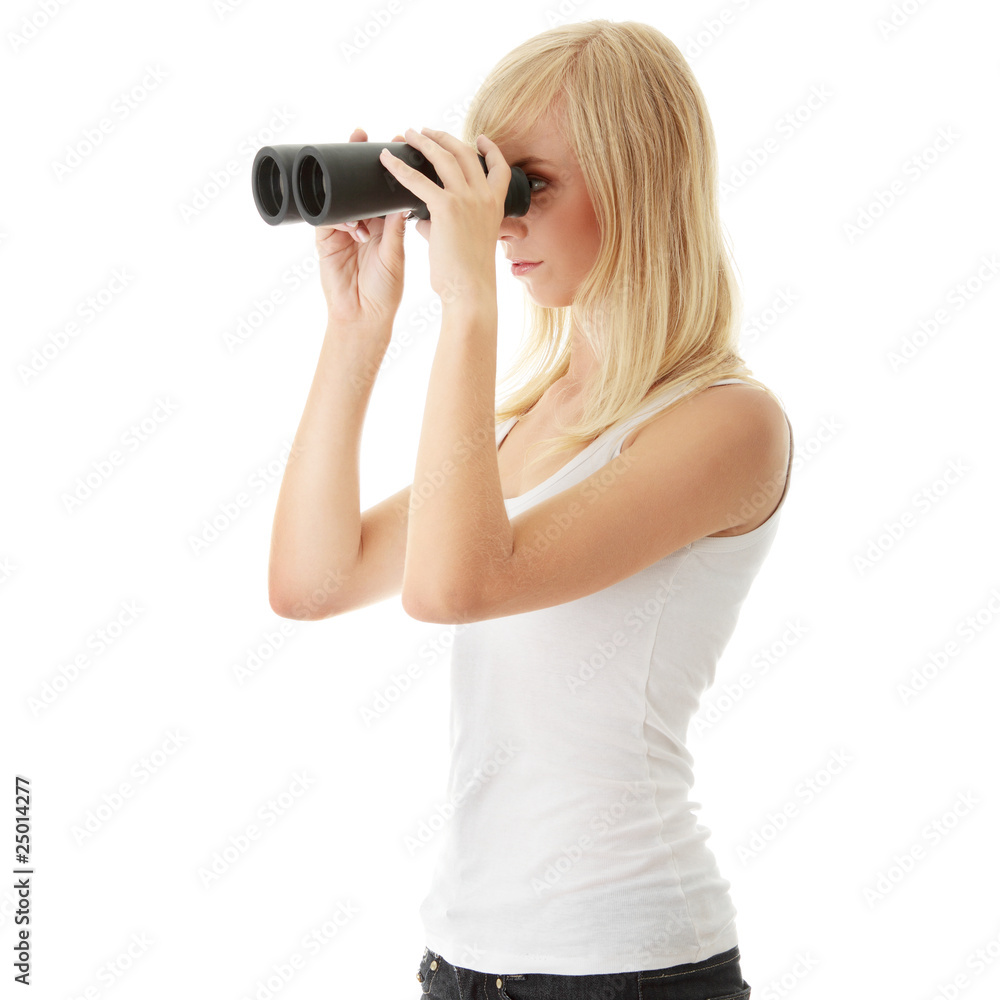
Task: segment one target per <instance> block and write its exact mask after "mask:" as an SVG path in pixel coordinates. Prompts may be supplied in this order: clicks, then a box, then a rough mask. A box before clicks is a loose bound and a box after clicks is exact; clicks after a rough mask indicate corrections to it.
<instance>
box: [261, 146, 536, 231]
mask: <svg viewBox="0 0 1000 1000" xmlns="http://www.w3.org/2000/svg"><path fill="white" fill-rule="evenodd" d="M385 148H388V149H389V151H390V152H391V153H393V154H394V155H395V156H398V157H399V159H401V160H402V161H403V162H404V163H408V164H409V165H410V166H411V167H415V168H416V169H417V170H419V171H420V172H421V173H422V174H423V175H424V176H425V177H429V178H430V179H431V180H432V181H434V183H435V184H437V185H439V186H440V187H444V185H443V184H442V183H441V179H440V178H439V177H438V175H437V171H436V170H435V169H434V167H433V166H431V163H430V161H429V160H428V159H427V158H426V157H425V156H424V154H423V153H421V152H420V150H419V149H415V148H414V147H413V146H411V145H410V144H409V143H406V142H332V143H327V144H325V145H321V146H305V145H302V146H295V145H286V146H263V147H262V148H261V149H259V150H257V155H256V156H255V157H254V160H253V170H252V172H251V173H252V177H251V179H252V182H253V200H254V201H255V202H256V204H257V211H258V212H260V216H261V218H262V219H263V220H264V221H265V222H267V223H269V224H270V225H272V226H280V225H282V223H286V222H303V221H304V222H308V223H309V224H310V225H311V226H333V225H336V224H337V223H339V222H356V221H357V220H359V219H374V218H380V219H384V218H385V216H386V215H387V214H388V213H390V212H401V211H402V210H403V209H404V208H408V209H411V215H410V216H408V218H409V217H416V218H418V219H429V218H430V212H428V210H427V205H426V204H425V203H424V202H423V201H421V200H420V199H419V198H418V197H417V196H416V195H415V194H414V193H413V192H412V191H410V190H409V189H408V188H405V187H403V185H402V184H400V183H399V181H398V180H396V178H395V177H394V176H393V175H392V174H391V173H389V171H388V170H386V168H385V166H384V165H383V164H382V161H381V160H380V159H379V154H380V153H381V152H382V150H383V149H385ZM479 162H480V163H481V164H482V165H483V172H484V173H488V168H487V166H486V158H485V157H484V156H482V155H480V156H479ZM530 205H531V187H530V185H529V184H528V178H527V177H526V176H525V173H524V171H523V170H522V169H521V168H520V167H511V168H510V186H509V187H508V188H507V198H506V201H505V202H504V215H505V216H508V215H509V216H521V215H526V214H527V212H528V208H529V207H530Z"/></svg>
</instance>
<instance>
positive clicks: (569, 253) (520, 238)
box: [497, 111, 601, 307]
mask: <svg viewBox="0 0 1000 1000" xmlns="http://www.w3.org/2000/svg"><path fill="white" fill-rule="evenodd" d="M497 145H498V146H499V148H500V152H501V153H502V154H503V156H504V159H505V160H506V161H507V163H508V164H510V166H512V167H521V169H522V170H523V171H524V172H525V174H527V176H528V184H529V186H530V188H531V208H530V209H529V210H528V214H527V215H523V216H521V217H520V218H510V217H506V218H504V220H503V222H501V223H500V231H499V236H498V239H499V241H500V243H501V245H502V246H503V249H504V253H505V254H506V255H507V259H508V260H525V261H541V264H540V266H538V267H534V268H532V269H531V270H530V271H528V272H527V273H525V274H523V275H520V276H518V277H515V279H514V280H515V281H523V282H524V283H525V284H526V285H527V289H528V294H529V295H530V296H531V298H532V299H533V300H534V301H535V302H536V303H537V304H538V305H540V306H548V307H558V306H568V305H570V304H572V302H573V299H574V297H575V295H576V291H577V289H578V288H579V286H580V284H581V282H582V281H583V279H584V278H585V277H586V275H587V273H588V272H589V271H590V269H591V267H592V266H593V264H594V261H595V260H596V259H597V254H598V251H599V249H600V244H601V234H600V227H599V225H598V222H597V215H596V214H595V212H594V206H593V203H592V202H591V200H590V196H589V194H588V193H587V186H586V184H585V183H584V180H583V174H582V173H581V172H580V165H579V163H578V162H577V159H576V156H575V154H574V153H573V150H572V149H570V147H569V146H567V145H566V143H565V142H564V141H563V139H562V137H561V136H560V135H559V133H558V132H557V131H556V127H555V119H554V115H553V112H551V111H550V112H549V113H548V115H547V116H546V117H545V118H542V119H540V120H538V121H537V122H536V123H535V124H534V126H532V127H531V128H530V129H527V130H525V131H524V132H522V133H521V134H520V135H518V136H517V137H515V138H514V139H512V140H510V141H509V142H507V143H504V144H503V145H500V144H499V143H498V144H497Z"/></svg>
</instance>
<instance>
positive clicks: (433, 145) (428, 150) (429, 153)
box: [382, 128, 469, 201]
mask: <svg viewBox="0 0 1000 1000" xmlns="http://www.w3.org/2000/svg"><path fill="white" fill-rule="evenodd" d="M405 134H406V141H407V143H408V144H409V145H411V146H412V147H413V148H414V149H416V150H419V151H420V152H421V153H422V154H423V155H424V158H425V159H426V160H427V161H428V162H429V163H430V164H431V166H432V167H434V169H435V170H436V171H437V175H438V177H440V178H441V180H442V181H443V182H444V186H445V187H456V186H461V185H462V184H463V183H464V184H466V185H467V184H468V183H469V177H468V175H467V174H466V172H465V168H464V167H463V165H462V164H461V163H459V161H458V160H456V159H455V156H454V154H453V153H452V152H451V151H450V150H447V149H445V148H444V147H443V146H441V145H439V144H438V143H437V142H436V141H435V140H434V139H433V138H431V136H429V135H424V134H422V133H420V132H416V131H414V130H413V129H412V128H408V129H407V130H406V133H405ZM382 162H383V163H384V162H385V158H384V157H383V159H382ZM398 162H399V163H400V165H402V166H405V167H407V168H408V169H409V170H410V171H412V172H413V173H414V174H417V175H419V176H420V177H423V176H424V175H423V174H421V173H420V171H419V170H415V169H414V168H413V167H411V166H410V165H409V164H408V163H403V162H402V161H398ZM396 176H397V177H398V178H399V180H400V181H401V182H402V183H404V184H406V186H407V187H408V188H410V190H412V191H413V193H414V194H415V195H417V196H418V197H419V198H422V199H423V200H424V201H427V199H426V198H424V196H423V195H422V194H421V192H420V191H418V190H417V189H416V188H415V187H411V186H410V184H409V183H407V180H408V178H407V175H405V174H402V175H400V174H397V175H396ZM424 179H425V180H427V178H424ZM430 183H431V184H432V185H433V186H434V187H435V188H438V185H437V184H434V182H433V181H430ZM438 190H440V188H438Z"/></svg>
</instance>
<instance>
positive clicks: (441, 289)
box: [380, 128, 511, 302]
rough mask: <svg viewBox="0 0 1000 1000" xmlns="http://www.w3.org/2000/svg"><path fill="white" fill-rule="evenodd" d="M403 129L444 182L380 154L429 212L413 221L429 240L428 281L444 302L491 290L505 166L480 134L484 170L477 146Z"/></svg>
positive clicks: (433, 133)
mask: <svg viewBox="0 0 1000 1000" xmlns="http://www.w3.org/2000/svg"><path fill="white" fill-rule="evenodd" d="M404 134H405V138H406V142H407V144H408V145H410V146H413V148H414V149H417V150H419V151H420V152H421V153H422V154H423V155H424V156H425V157H426V158H427V160H428V161H429V162H430V164H431V166H432V167H434V169H435V171H436V172H437V175H438V177H440V178H441V181H442V183H443V184H444V187H441V186H440V185H438V184H435V183H434V181H432V180H431V179H430V178H429V177H425V176H424V175H423V174H422V173H421V172H420V171H419V170H417V169H415V168H414V167H411V166H410V165H409V164H408V163H404V162H403V161H402V160H400V159H398V158H397V157H394V156H392V155H391V154H390V153H388V151H386V150H383V152H382V153H381V154H380V159H381V161H382V164H383V165H384V166H385V168H386V170H388V171H389V173H391V174H392V175H393V176H394V177H395V178H396V180H398V181H399V183H400V184H402V185H403V187H405V188H406V189H407V190H409V191H412V192H413V193H414V194H415V195H416V196H417V197H418V198H420V199H421V201H423V202H424V203H425V204H426V205H427V209H428V211H429V212H430V216H431V218H430V219H420V220H419V221H418V222H417V232H418V233H420V235H421V236H423V237H424V239H426V240H427V242H428V243H429V244H430V271H431V287H432V288H433V289H434V291H435V292H437V293H438V295H440V296H441V298H442V300H443V301H445V302H453V301H455V300H456V299H457V298H459V297H460V296H461V295H462V294H463V293H467V294H471V295H476V294H482V293H483V291H484V289H485V290H488V289H489V288H493V289H494V295H495V288H496V247H497V240H498V239H499V232H500V223H501V222H502V221H503V217H504V203H505V202H506V200H507V189H508V187H509V186H510V174H511V170H510V166H509V165H508V164H507V161H506V160H505V159H504V158H503V154H502V153H501V152H500V150H499V148H498V147H497V146H496V145H495V144H494V143H493V142H492V141H491V140H489V139H487V138H486V136H484V135H481V136H480V137H479V139H478V140H477V146H478V152H479V153H481V154H482V155H483V157H484V158H485V159H486V166H487V168H488V170H489V173H488V174H485V173H483V166H482V164H481V163H480V162H479V155H478V154H477V150H476V149H475V148H474V147H472V146H469V145H467V144H466V143H464V142H461V141H460V140H459V139H456V138H455V137H454V136H453V135H449V134H448V133H447V132H439V131H438V130H437V129H429V128H425V129H423V130H422V131H420V132H414V131H413V129H407V130H406V132H405V133H404ZM421 227H422V228H421ZM432 231H433V233H434V235H433V237H432V236H431V233H432Z"/></svg>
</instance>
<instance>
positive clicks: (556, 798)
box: [420, 378, 794, 975]
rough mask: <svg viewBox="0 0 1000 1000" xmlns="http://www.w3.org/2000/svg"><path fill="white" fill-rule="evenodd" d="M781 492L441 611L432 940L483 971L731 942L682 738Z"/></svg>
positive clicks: (628, 960)
mask: <svg viewBox="0 0 1000 1000" xmlns="http://www.w3.org/2000/svg"><path fill="white" fill-rule="evenodd" d="M740 381H742V379H736V378H731V379H723V380H721V381H719V382H715V383H713V384H714V385H724V384H726V383H729V382H740ZM685 390H686V385H685V386H682V387H680V388H679V389H678V393H675V394H674V395H673V396H671V397H670V398H669V399H667V400H665V401H662V400H661V401H657V402H656V403H655V405H649V406H646V407H645V408H643V409H642V410H640V411H639V412H638V413H636V414H635V415H634V416H633V417H631V418H630V419H628V420H627V421H624V422H622V423H621V424H619V425H617V426H616V427H614V428H609V429H608V430H607V431H605V432H604V434H602V435H600V436H599V437H597V438H596V439H595V440H594V441H593V442H591V443H590V444H589V445H588V446H587V447H586V448H585V449H584V450H583V451H582V452H580V453H579V454H578V455H576V456H574V457H573V458H571V459H570V460H569V461H568V462H567V463H566V464H565V465H564V466H563V467H562V468H561V469H559V470H558V471H557V472H555V473H554V474H553V475H551V476H550V477H549V478H548V479H546V480H545V481H544V482H543V483H540V484H539V485H538V486H536V487H535V488H534V489H531V490H528V492H527V493H524V494H523V495H521V496H519V497H513V498H510V499H508V500H507V501H506V507H507V512H508V514H509V515H510V516H511V517H513V516H516V515H517V514H519V513H521V512H522V511H524V510H526V509H527V508H529V507H531V506H532V505H533V504H535V503H538V502H539V501H541V500H544V499H546V498H547V497H550V496H553V495H554V494H557V493H560V492H562V491H563V490H565V489H568V488H569V487H571V486H573V485H575V484H576V483H578V482H580V481H582V480H583V479H586V478H587V477H588V476H589V475H591V474H592V473H594V472H596V471H597V470H598V469H600V468H601V467H602V466H604V465H606V464H607V463H608V462H610V461H612V460H613V459H614V458H615V457H617V455H618V454H619V453H620V451H621V446H622V444H623V443H624V440H625V438H626V437H628V435H629V433H630V431H631V430H632V429H633V428H634V427H635V425H637V424H638V423H639V422H640V421H641V420H642V419H643V418H645V417H646V416H647V415H648V414H649V413H652V412H653V411H654V410H655V409H659V408H662V407H665V406H667V405H668V404H669V403H670V402H671V401H672V400H673V399H674V398H676V396H677V395H678V394H680V393H683V392H684V391H685ZM516 420H517V417H511V418H510V419H509V420H507V421H505V422H503V423H501V424H499V425H498V426H497V429H496V430H497V447H499V446H500V443H501V442H502V440H503V438H504V436H505V435H506V434H507V432H508V431H509V430H510V428H511V427H512V426H513V424H514V422H515V421H516ZM786 420H787V414H786ZM789 430H791V428H790V425H789ZM792 449H793V450H794V442H793V444H792ZM790 471H791V455H790V456H789V472H790ZM787 493H788V482H787V480H786V483H785V491H784V493H783V494H782V496H781V500H780V501H779V504H778V509H777V510H776V511H775V512H774V513H773V514H772V515H771V517H770V518H769V519H768V520H767V521H765V522H764V523H763V524H762V525H760V527H758V528H755V529H754V530H753V531H749V532H746V533H745V534H742V535H728V536H722V537H717V538H710V537H704V538H701V539H699V540H698V541H696V542H693V543H691V544H690V545H685V546H684V547H683V548H681V549H678V550H677V551H676V552H672V553H671V554H670V555H668V556H666V557H664V558H663V559H661V560H659V561H658V562H656V563H653V565H651V566H649V567H647V568H646V569H644V570H642V571H641V572H639V573H636V574H635V575H633V576H631V577H628V578H627V579H625V580H622V581H620V582H619V583H617V584H614V585H613V586H610V587H607V588H606V589H604V590H600V591H598V592H596V593H594V594H590V595H589V596H587V597H583V598H580V599H579V600H575V601H569V602H568V603H565V604H559V605H556V606H555V607H550V608H543V609H540V610H537V611H531V612H527V613H525V614H515V615H509V616H507V617H503V618H494V619H490V620H488V621H481V622H474V623H472V624H467V625H456V626H453V628H454V632H455V635H454V639H453V647H452V658H451V696H452V701H451V722H450V734H451V768H450V772H449V776H448V803H449V804H450V807H451V808H450V809H449V812H450V818H449V819H447V821H446V824H445V828H444V830H443V832H442V834H441V835H440V836H439V838H437V842H438V850H439V853H438V855H437V858H436V864H435V868H434V872H433V875H432V880H431V886H430V891H429V893H428V895H427V896H426V897H425V899H424V901H423V903H422V904H421V907H420V918H421V921H422V923H423V928H424V935H425V944H426V946H427V947H428V948H429V949H430V950H431V951H434V952H436V953H437V954H439V955H441V956H443V957H444V958H445V959H446V960H447V961H449V962H451V964H452V965H457V966H464V967H465V968H471V969H474V970H477V971H482V972H492V973H498V974H517V973H537V972H548V973H555V974H560V975H593V974H604V973H612V972H632V971H636V970H641V969H659V968H665V967H669V966H672V965H679V964H683V963H687V962H700V961H702V960H703V959H705V958H709V957H711V956H713V955H716V954H718V953H720V952H723V951H727V950H729V949H730V948H732V947H734V946H735V945H736V944H737V935H736V925H735V915H736V910H735V907H734V906H733V904H732V901H731V899H730V896H729V891H728V890H729V887H730V882H729V881H727V880H726V879H724V878H722V876H721V875H720V873H719V869H718V867H717V865H716V862H715V858H714V856H713V854H712V852H711V851H710V849H709V848H708V846H707V844H706V840H707V839H708V837H709V835H710V831H709V830H708V829H707V828H706V827H704V826H702V825H700V824H699V823H698V822H697V820H696V817H695V815H694V810H695V809H700V808H701V806H700V803H697V802H691V801H689V799H688V793H689V791H690V789H691V787H692V785H693V783H694V773H693V771H692V764H693V763H694V758H693V757H692V755H691V754H690V753H689V752H688V749H687V747H686V746H685V740H686V738H687V731H688V724H689V722H690V720H691V718H692V716H693V715H694V714H695V713H696V711H697V709H698V703H699V699H700V697H701V696H702V694H704V692H705V691H706V689H707V688H709V687H710V686H711V684H712V683H713V681H714V679H715V668H716V663H717V661H718V659H719V657H720V655H721V654H722V651H723V650H724V649H725V647H726V645H727V643H728V642H729V639H730V637H731V636H732V633H733V631H734V629H735V627H736V621H737V617H738V615H739V611H740V607H741V605H742V603H743V601H744V599H745V597H746V595H747V593H748V591H749V589H750V585H751V583H752V582H753V579H754V577H755V576H756V574H757V571H758V569H759V568H760V566H761V564H762V562H763V561H764V558H765V556H766V555H767V553H768V551H769V550H770V548H771V543H772V541H773V539H774V535H775V529H776V528H777V525H778V519H779V515H780V511H781V507H782V505H783V504H784V501H785V497H786V496H787ZM664 514H665V516H669V511H665V512H664Z"/></svg>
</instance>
